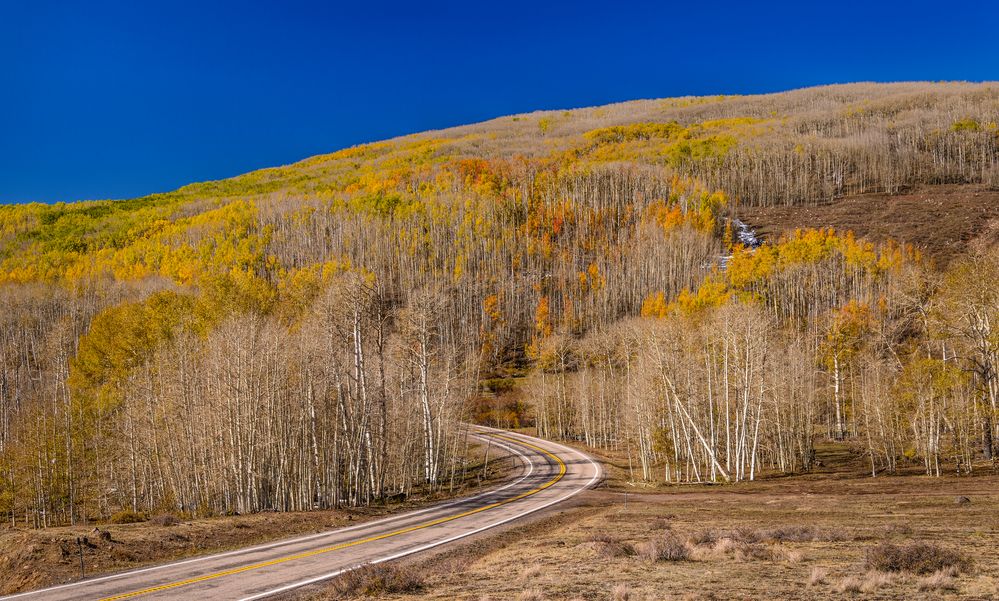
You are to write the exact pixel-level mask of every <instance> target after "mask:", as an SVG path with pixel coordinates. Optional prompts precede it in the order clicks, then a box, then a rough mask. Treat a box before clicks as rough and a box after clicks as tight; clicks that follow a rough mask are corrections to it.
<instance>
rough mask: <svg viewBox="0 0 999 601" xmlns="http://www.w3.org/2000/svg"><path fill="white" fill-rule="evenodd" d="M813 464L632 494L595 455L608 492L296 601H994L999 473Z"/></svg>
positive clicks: (841, 457)
mask: <svg viewBox="0 0 999 601" xmlns="http://www.w3.org/2000/svg"><path fill="white" fill-rule="evenodd" d="M821 451H822V452H821V454H820V455H821V457H823V458H824V459H825V462H824V463H825V467H824V468H823V471H822V472H820V473H816V474H810V475H805V476H796V477H787V478H775V479H765V480H762V481H758V482H753V483H744V484H739V485H732V486H717V487H710V486H691V487H671V488H669V489H647V488H639V487H632V486H629V485H628V484H627V483H626V481H625V480H624V479H622V478H621V476H622V475H623V473H624V472H623V471H622V470H620V469H619V468H620V467H621V466H618V467H617V468H615V467H614V465H613V464H614V461H613V458H608V459H611V464H612V465H611V469H610V478H609V480H608V482H606V483H605V485H604V486H602V487H601V488H599V489H597V490H593V491H590V492H588V493H586V494H585V495H583V496H582V497H581V498H580V499H579V500H578V501H577V502H576V503H575V505H574V506H573V507H571V508H568V509H562V510H559V511H558V512H555V513H551V514H549V515H547V516H545V517H542V518H540V519H538V520H536V521H534V522H533V523H531V524H529V525H527V526H520V527H518V528H512V529H509V530H506V531H504V532H501V533H498V534H494V535H491V536H487V537H484V538H480V539H479V540H477V541H474V542H472V543H469V544H467V545H464V546H462V547H460V548H457V549H453V550H450V551H447V552H444V553H442V554H440V555H437V556H435V557H432V558H429V559H424V560H421V561H419V562H418V563H409V564H401V565H396V566H391V567H381V568H373V569H368V570H365V571H363V572H362V573H360V574H356V575H354V576H352V577H350V578H343V579H341V580H339V581H336V582H333V583H331V584H329V585H327V586H326V587H324V588H323V589H322V590H317V591H306V592H303V593H300V594H299V595H298V596H297V597H298V598H299V599H324V600H326V599H347V598H366V597H376V598H383V599H415V598H419V599H437V600H444V599H467V600H475V601H485V600H488V599H492V600H500V599H519V600H523V601H537V600H542V599H551V600H553V601H555V600H570V599H585V600H593V601H596V600H606V599H612V600H617V601H623V600H630V601H639V600H654V599H655V600H658V599H689V600H695V599H696V600H701V599H703V600H709V599H856V598H863V599H940V598H943V599H993V598H999V596H997V590H999V588H997V587H999V562H997V561H996V560H995V555H994V552H995V549H996V548H997V545H999V474H997V473H996V472H995V471H994V470H992V469H991V468H985V469H981V470H979V471H978V473H977V474H975V475H973V476H969V477H960V478H959V477H956V476H946V477H942V478H929V477H925V476H920V475H914V474H908V475H902V476H879V477H877V478H870V477H869V475H867V476H865V475H864V473H863V468H862V465H861V464H859V463H855V462H848V461H846V459H849V458H850V457H852V455H851V454H850V453H848V452H844V450H843V449H842V448H837V447H828V446H827V447H825V448H824V449H822V450H821ZM854 467H856V468H857V469H852V468H854ZM886 545H889V546H886Z"/></svg>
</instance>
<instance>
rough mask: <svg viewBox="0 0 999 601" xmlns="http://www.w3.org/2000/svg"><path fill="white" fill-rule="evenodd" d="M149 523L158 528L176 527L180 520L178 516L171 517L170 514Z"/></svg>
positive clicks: (159, 516)
mask: <svg viewBox="0 0 999 601" xmlns="http://www.w3.org/2000/svg"><path fill="white" fill-rule="evenodd" d="M149 521H150V522H152V523H154V524H156V525H157V526H176V525H177V524H179V523H180V520H179V519H177V516H174V515H170V514H169V513H164V514H162V515H158V516H156V517H154V518H152V519H151V520H149Z"/></svg>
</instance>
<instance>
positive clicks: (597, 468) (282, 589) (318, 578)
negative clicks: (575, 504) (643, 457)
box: [239, 441, 603, 601]
mask: <svg viewBox="0 0 999 601" xmlns="http://www.w3.org/2000/svg"><path fill="white" fill-rule="evenodd" d="M545 442H550V441H545ZM551 444H553V445H555V446H557V447H561V448H562V449H565V450H566V451H569V452H571V453H576V454H578V455H579V456H581V457H583V458H584V459H586V460H587V461H589V462H590V464H591V465H592V466H593V467H594V473H593V477H592V478H590V481H589V482H587V483H586V484H584V485H583V486H581V487H580V488H577V489H576V490H574V491H572V492H570V493H569V494H567V495H565V496H562V497H559V498H558V499H555V500H554V501H549V502H548V503H545V504H544V505H539V506H538V507H534V508H533V509H529V510H527V511H525V512H523V513H519V514H517V515H514V516H511V517H508V518H505V519H502V520H500V521H498V522H494V523H492V524H488V525H486V526H483V527H481V528H477V529H475V530H472V531H470V532H464V533H462V534H458V535H455V536H452V537H450V538H446V539H444V540H440V541H437V542H433V543H428V544H426V545H423V546H421V547H416V548H414V549H409V550H407V551H403V552H401V553H396V554H395V555H389V556H388V557H382V558H380V559H375V560H373V561H369V562H366V563H362V564H358V565H356V566H352V567H349V568H343V569H341V570H337V571H335V572H330V573H329V574H323V575H321V576H316V577H314V578H309V579H307V580H300V581H298V582H293V583H292V584H287V585H285V586H282V587H279V588H275V589H271V590H269V591H264V592H262V593H257V594H256V595H252V596H250V597H243V598H242V599H240V600H239V601H255V600H256V599H263V598H264V597H270V596H272V595H277V594H279V593H284V592H287V591H290V590H293V589H296V588H301V587H303V586H308V585H310V584H315V583H317V582H322V581H323V580H329V579H330V578H336V577H337V576H339V575H341V574H343V573H345V572H349V571H351V570H356V569H357V568H359V567H362V566H364V565H374V564H378V563H384V562H386V561H392V560H394V559H400V558H402V557H406V556H407V555H413V554H414V553H419V552H421V551H426V550H428V549H433V548H434V547H439V546H441V545H445V544H447V543H450V542H453V541H456V540H458V539H462V538H465V537H467V536H472V535H473V534H478V533H480V532H483V531H485V530H489V529H491V528H495V527H496V526H502V525H503V524H506V523H507V522H512V521H513V520H517V519H520V518H522V517H524V516H526V515H530V514H532V513H534V512H535V511H540V510H542V509H545V508H547V507H551V506H552V505H555V504H556V503H561V502H562V501H565V500H566V499H568V498H570V497H574V496H576V495H578V494H579V493H581V492H583V491H584V490H586V489H588V488H590V487H591V486H593V484H594V483H596V481H597V480H598V479H599V478H600V476H601V473H602V471H603V470H602V469H601V468H600V464H598V463H597V462H595V461H594V460H593V458H591V457H590V456H589V455H587V454H585V453H583V452H582V451H579V450H576V449H573V448H571V447H567V446H565V445H561V444H558V443H554V442H552V443H551Z"/></svg>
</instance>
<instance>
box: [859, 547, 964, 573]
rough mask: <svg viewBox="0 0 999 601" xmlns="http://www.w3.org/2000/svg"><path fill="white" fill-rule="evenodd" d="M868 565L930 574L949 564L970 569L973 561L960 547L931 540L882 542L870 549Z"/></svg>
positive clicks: (867, 557) (870, 568)
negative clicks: (930, 541)
mask: <svg viewBox="0 0 999 601" xmlns="http://www.w3.org/2000/svg"><path fill="white" fill-rule="evenodd" d="M865 565H866V567H867V569H869V570H877V571H881V572H912V573H913V574H931V573H933V572H937V571H939V570H943V569H946V568H954V569H956V570H962V569H967V568H968V567H969V565H970V561H969V560H968V559H967V558H966V557H964V556H963V555H961V554H960V553H958V552H957V551H954V550H951V549H948V548H946V547H941V546H939V545H935V544H932V543H924V542H914V543H909V544H907V545H895V544H892V543H882V544H880V545H877V546H875V547H871V548H870V549H868V550H867V554H866V561H865Z"/></svg>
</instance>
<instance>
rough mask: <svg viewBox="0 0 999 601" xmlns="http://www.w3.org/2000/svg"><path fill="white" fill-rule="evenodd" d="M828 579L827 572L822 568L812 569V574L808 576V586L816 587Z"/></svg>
mask: <svg viewBox="0 0 999 601" xmlns="http://www.w3.org/2000/svg"><path fill="white" fill-rule="evenodd" d="M828 577H829V570H828V569H826V568H822V567H818V566H816V567H814V568H812V573H811V574H809V576H808V586H818V585H820V584H825V583H826V578H828Z"/></svg>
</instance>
